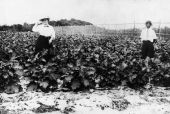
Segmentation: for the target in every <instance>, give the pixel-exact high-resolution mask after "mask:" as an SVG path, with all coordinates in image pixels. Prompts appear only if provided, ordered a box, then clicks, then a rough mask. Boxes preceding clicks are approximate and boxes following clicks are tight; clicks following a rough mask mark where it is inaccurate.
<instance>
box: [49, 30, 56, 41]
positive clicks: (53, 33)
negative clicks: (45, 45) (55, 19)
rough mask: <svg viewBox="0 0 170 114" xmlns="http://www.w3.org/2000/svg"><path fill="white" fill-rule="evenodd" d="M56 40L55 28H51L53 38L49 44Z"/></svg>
mask: <svg viewBox="0 0 170 114" xmlns="http://www.w3.org/2000/svg"><path fill="white" fill-rule="evenodd" d="M54 39H55V30H54V28H53V27H51V38H50V40H49V43H51V42H52V41H53V40H54Z"/></svg>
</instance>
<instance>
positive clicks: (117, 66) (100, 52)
mask: <svg viewBox="0 0 170 114" xmlns="http://www.w3.org/2000/svg"><path fill="white" fill-rule="evenodd" d="M37 38H38V34H35V33H32V32H0V78H1V79H0V92H1V93H2V94H1V95H0V109H2V110H3V112H4V113H5V114H6V113H7V114H8V113H10V111H11V110H12V111H14V112H15V111H23V110H29V111H32V112H31V113H33V112H34V113H38V112H52V111H59V112H60V113H66V114H68V113H70V112H71V113H76V112H75V111H74V106H75V105H74V106H73V105H68V104H69V103H73V104H74V102H75V101H76V102H77V104H79V106H83V107H86V108H87V107H93V106H88V105H89V104H90V103H89V104H86V103H87V101H85V100H87V99H91V96H89V97H88V95H89V94H92V96H93V95H94V96H95V95H96V94H97V95H98V96H102V97H104V96H105V95H104V94H103V93H102V94H101V91H105V93H106V95H107V93H108V92H109V91H110V93H109V95H111V96H112V97H113V94H114V95H117V97H118V96H119V97H121V98H117V97H116V96H114V97H116V98H117V99H119V100H113V99H112V100H111V101H112V103H114V106H113V105H110V104H109V105H108V104H107V103H103V104H102V105H99V104H100V102H99V103H98V104H94V105H95V106H97V107H98V108H99V107H100V109H101V110H104V109H107V110H105V111H106V112H107V111H108V109H109V111H110V109H113V110H115V109H116V110H117V111H118V112H119V113H121V111H122V110H126V109H127V108H128V106H136V104H135V103H136V102H135V103H134V104H133V103H131V101H132V99H129V97H130V96H128V95H132V94H130V91H132V92H133V93H134V94H133V96H135V95H136V96H137V94H138V95H139V94H140V95H141V94H142V95H143V96H142V98H141V96H140V98H139V99H140V100H141V99H142V101H141V102H142V103H143V102H144V100H145V103H144V104H147V105H149V103H151V102H154V103H158V101H157V100H159V103H163V102H164V103H165V104H166V106H170V99H168V98H169V96H170V94H169V93H168V92H166V89H167V88H168V87H169V86H170V40H168V39H166V40H163V39H161V40H159V41H158V44H157V49H156V53H155V59H154V61H153V62H149V64H148V65H147V64H146V63H145V61H144V60H142V59H141V54H140V53H141V43H140V39H139V38H138V37H135V38H134V37H131V36H128V35H122V34H113V35H111V36H107V35H106V36H103V35H102V36H95V35H92V36H86V35H80V34H74V35H57V36H56V39H55V41H54V42H53V47H54V50H53V51H52V52H51V53H52V54H53V58H52V59H51V60H50V61H49V62H48V63H47V62H46V61H45V59H44V55H45V54H46V52H47V51H46V50H44V51H43V52H42V53H41V56H40V57H35V56H34V54H33V53H34V46H35V42H36V39H37ZM113 88H117V89H118V90H120V91H121V92H123V93H121V95H118V94H119V92H120V91H119V92H118V90H113ZM120 88H125V89H120ZM155 88H157V89H158V88H161V89H162V88H164V89H163V90H161V89H158V90H161V91H162V93H161V91H157V92H156V89H155ZM110 89H111V90H110ZM152 89H153V90H154V91H153V90H152ZM57 91H59V92H57ZM115 91H117V93H116V92H115ZM125 91H126V95H125V96H123V94H124V93H125ZM127 91H128V92H127ZM42 92H43V93H44V92H45V93H44V94H42ZM51 92H52V93H51ZM64 92H66V93H64ZM67 92H68V93H69V94H70V95H69V94H68V93H67ZM72 92H74V94H75V93H80V92H85V93H86V94H87V93H88V92H89V93H88V95H87V97H88V98H86V97H85V95H84V94H85V93H84V94H83V93H81V94H79V97H77V98H73V96H74V97H76V96H75V95H73V93H72ZM138 92H139V93H138ZM146 92H148V93H147V95H146V94H144V93H146ZM24 93H25V94H24ZM50 93H51V94H50ZM28 94H29V95H28ZM40 94H41V95H40ZM153 94H154V95H155V96H156V98H157V97H160V96H161V95H160V94H162V96H163V97H167V98H162V99H163V100H162V99H161V98H159V99H149V98H151V95H153ZM10 95H11V96H10ZM31 95H35V96H38V97H37V101H36V103H35V102H34V103H35V104H34V106H35V107H32V108H30V107H31V105H30V104H29V105H30V107H29V108H28V107H27V108H24V107H22V108H21V106H19V105H21V104H17V105H18V107H16V105H15V106H14V104H15V103H18V102H19V101H20V103H21V101H22V103H23V105H24V106H26V105H25V104H24V103H28V102H26V100H21V99H18V98H25V99H27V100H28V99H29V100H30V101H29V102H31V100H32V101H33V98H34V97H33V96H31ZM50 95H53V96H55V100H54V98H53V96H50ZM57 95H58V97H57ZM71 95H73V96H72V97H71ZM144 95H146V96H148V97H147V98H148V99H147V100H148V101H147V100H146V99H144ZM5 96H6V97H5ZM39 96H41V97H42V96H43V97H46V98H48V97H50V98H49V99H53V101H56V99H59V100H58V103H59V102H61V103H59V105H56V104H55V103H56V102H55V103H54V104H55V105H54V104H52V106H51V104H50V105H49V104H48V103H47V104H42V103H43V102H41V99H39ZM47 96H48V97H47ZM60 97H62V98H60ZM66 98H67V100H69V101H67V100H66ZM94 98H95V97H93V98H92V99H93V100H95V99H94ZM98 98H100V97H98ZM109 98H110V97H109ZM125 98H127V99H125ZM106 99H107V100H108V96H107V98H106ZM114 99H115V98H114ZM72 100H73V101H72ZM77 100H80V101H79V103H78V101H77ZM81 100H82V101H83V100H84V104H83V102H81ZM100 100H101V99H100ZM100 100H99V101H100ZM107 100H106V101H107ZM128 100H129V101H128ZM161 100H162V101H161ZM119 101H120V102H119ZM12 102H13V104H12ZM63 102H64V103H66V105H64V106H63V105H62V106H63V107H65V108H64V109H63V108H61V107H62V106H61V104H62V103H63ZM68 102H69V103H68ZM96 102H98V100H96ZM101 102H103V101H101ZM141 102H139V104H140V103H141ZM9 103H11V104H9ZM109 103H110V102H109ZM159 103H158V104H159ZM80 104H81V105H80ZM106 104H107V105H106ZM117 104H118V105H117ZM132 104H133V105H132ZM139 104H138V105H139ZM158 104H157V105H158ZM27 105H28V104H27ZM120 105H121V106H122V107H120ZM12 106H13V107H14V108H11V107H12ZM57 106H60V107H58V108H56V107H57ZM145 106H146V105H145ZM159 106H160V105H159ZM161 106H162V105H161ZM111 107H112V108H111ZM153 107H154V106H153ZM163 107H164V109H165V110H164V112H166V114H169V113H170V110H168V108H167V109H166V107H165V106H163ZM131 108H132V107H131ZM79 109H81V108H79ZM83 110H84V109H83ZM141 110H143V109H141ZM131 111H132V110H131ZM14 112H11V114H13V113H14ZM118 112H117V113H118ZM164 112H161V114H165V113H164ZM15 113H16V114H18V113H19V112H15ZM31 113H30V114H31ZM112 113H113V112H112ZM123 113H129V112H126V111H125V112H123ZM132 113H135V111H132ZM19 114H20V113H19ZM135 114H136V113H135Z"/></svg>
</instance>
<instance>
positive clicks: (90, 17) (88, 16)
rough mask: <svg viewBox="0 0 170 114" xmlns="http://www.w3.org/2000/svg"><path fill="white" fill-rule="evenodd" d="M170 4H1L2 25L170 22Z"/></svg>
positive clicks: (129, 0)
mask: <svg viewBox="0 0 170 114" xmlns="http://www.w3.org/2000/svg"><path fill="white" fill-rule="evenodd" d="M169 4H170V0H0V25H3V24H8V25H11V24H23V23H24V22H27V23H35V22H37V21H38V20H39V19H40V18H42V17H44V16H49V17H50V18H51V20H59V19H71V18H75V19H80V20H84V21H88V22H91V23H93V24H119V23H133V22H136V23H137V22H140V23H144V22H145V21H146V20H152V21H154V22H170V5H169Z"/></svg>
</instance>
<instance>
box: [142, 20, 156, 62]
mask: <svg viewBox="0 0 170 114" xmlns="http://www.w3.org/2000/svg"><path fill="white" fill-rule="evenodd" d="M145 24H146V28H145V29H143V30H142V32H141V36H140V38H141V40H142V43H143V44H142V58H143V59H148V58H151V59H153V58H154V53H155V52H154V45H153V44H154V43H155V42H156V39H157V36H156V33H155V31H154V30H152V28H151V26H152V22H151V21H147V22H146V23H145Z"/></svg>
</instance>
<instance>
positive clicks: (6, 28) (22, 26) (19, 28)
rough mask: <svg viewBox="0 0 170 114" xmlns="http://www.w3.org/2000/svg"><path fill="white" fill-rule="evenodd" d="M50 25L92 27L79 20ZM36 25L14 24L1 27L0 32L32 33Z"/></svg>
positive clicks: (64, 20)
mask: <svg viewBox="0 0 170 114" xmlns="http://www.w3.org/2000/svg"><path fill="white" fill-rule="evenodd" d="M49 24H50V25H52V26H54V27H55V26H84V25H92V23H90V22H86V21H82V20H77V19H70V20H67V19H61V20H58V21H54V20H52V21H50V22H49ZM33 26H34V24H28V23H24V24H13V25H10V26H9V25H1V26H0V31H17V32H24V31H31V30H32V27H33Z"/></svg>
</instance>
